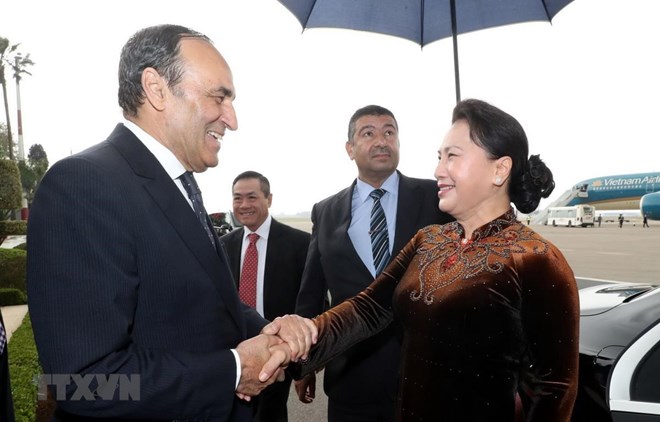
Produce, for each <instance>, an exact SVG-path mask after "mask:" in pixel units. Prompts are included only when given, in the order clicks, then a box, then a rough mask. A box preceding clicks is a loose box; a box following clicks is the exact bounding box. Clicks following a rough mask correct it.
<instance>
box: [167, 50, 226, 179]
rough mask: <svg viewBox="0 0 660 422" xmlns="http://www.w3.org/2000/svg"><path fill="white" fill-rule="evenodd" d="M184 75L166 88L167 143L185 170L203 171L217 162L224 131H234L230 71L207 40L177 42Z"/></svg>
mask: <svg viewBox="0 0 660 422" xmlns="http://www.w3.org/2000/svg"><path fill="white" fill-rule="evenodd" d="M180 55H181V57H182V59H183V66H184V72H183V77H182V79H181V80H180V81H179V83H178V84H177V85H175V86H174V87H172V89H171V90H169V88H168V90H169V95H168V96H167V102H166V104H165V109H164V110H163V112H165V113H167V115H166V116H165V117H166V119H165V125H166V126H167V129H166V131H165V133H166V135H165V136H167V138H168V139H167V144H168V145H169V146H170V149H171V150H172V151H173V152H174V155H176V157H177V158H178V159H179V161H180V162H181V163H182V164H183V165H184V167H186V169H187V170H192V171H195V172H198V173H199V172H203V171H205V170H206V169H207V168H209V167H215V166H216V165H218V152H219V151H220V141H221V140H222V137H223V136H224V134H225V130H226V129H229V130H236V129H237V128H238V122H237V120H236V112H235V111H234V106H233V101H234V95H235V94H234V92H235V91H234V83H233V79H232V74H231V70H230V69H229V66H228V65H227V62H226V61H225V60H224V58H223V57H222V56H221V55H220V53H219V52H218V50H216V49H215V47H213V45H212V44H210V43H209V42H207V41H204V40H199V39H184V40H182V41H181V42H180Z"/></svg>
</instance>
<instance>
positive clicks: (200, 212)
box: [179, 171, 215, 246]
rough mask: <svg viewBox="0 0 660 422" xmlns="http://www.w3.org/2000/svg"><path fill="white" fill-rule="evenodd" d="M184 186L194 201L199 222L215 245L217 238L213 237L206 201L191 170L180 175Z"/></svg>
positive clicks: (194, 208) (191, 200)
mask: <svg viewBox="0 0 660 422" xmlns="http://www.w3.org/2000/svg"><path fill="white" fill-rule="evenodd" d="M179 179H180V180H181V184H182V185H183V188H184V189H185V190H186V192H187V193H188V198H190V202H192V206H193V210H195V215H196V216H197V219H198V220H199V223H200V224H201V225H202V227H203V228H204V231H206V235H207V236H208V237H209V240H210V241H211V244H212V245H214V246H215V240H214V238H213V233H211V226H210V225H209V221H208V216H207V215H206V209H204V202H202V191H201V190H199V186H198V185H197V182H196V181H195V177H194V176H193V174H192V173H191V172H189V171H187V172H185V173H183V174H182V175H181V176H179Z"/></svg>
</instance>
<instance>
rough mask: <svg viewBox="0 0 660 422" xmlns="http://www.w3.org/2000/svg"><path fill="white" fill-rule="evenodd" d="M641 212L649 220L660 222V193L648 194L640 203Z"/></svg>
mask: <svg viewBox="0 0 660 422" xmlns="http://www.w3.org/2000/svg"><path fill="white" fill-rule="evenodd" d="M639 210H640V211H641V212H642V215H646V216H647V217H648V218H649V220H660V192H654V193H647V194H646V195H644V196H642V199H641V200H640V201H639Z"/></svg>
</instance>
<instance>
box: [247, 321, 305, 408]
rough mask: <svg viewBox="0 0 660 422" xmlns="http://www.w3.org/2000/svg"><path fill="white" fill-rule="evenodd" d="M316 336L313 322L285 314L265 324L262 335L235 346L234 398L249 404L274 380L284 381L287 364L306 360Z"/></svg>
mask: <svg viewBox="0 0 660 422" xmlns="http://www.w3.org/2000/svg"><path fill="white" fill-rule="evenodd" d="M317 337H318V330H317V328H316V325H315V324H314V322H313V321H312V320H310V319H307V318H302V317H300V316H298V315H285V316H282V317H277V318H275V320H274V321H273V322H271V323H270V324H268V325H266V326H265V327H264V328H263V329H262V330H261V334H259V335H257V336H255V337H252V338H250V339H247V340H245V341H243V342H241V343H240V344H239V345H238V346H237V347H236V352H237V353H238V356H239V358H240V361H241V378H240V380H239V381H238V387H237V388H236V395H237V396H238V397H239V398H240V399H242V400H246V401H250V399H251V398H252V397H254V396H256V395H258V394H259V393H260V392H261V391H262V390H263V389H264V388H266V387H268V386H269V385H271V384H272V383H274V382H275V381H282V380H284V370H285V369H286V367H287V366H288V365H289V362H297V361H298V360H299V359H306V358H307V354H308V353H309V349H310V348H311V347H312V345H313V344H315V343H316V341H317Z"/></svg>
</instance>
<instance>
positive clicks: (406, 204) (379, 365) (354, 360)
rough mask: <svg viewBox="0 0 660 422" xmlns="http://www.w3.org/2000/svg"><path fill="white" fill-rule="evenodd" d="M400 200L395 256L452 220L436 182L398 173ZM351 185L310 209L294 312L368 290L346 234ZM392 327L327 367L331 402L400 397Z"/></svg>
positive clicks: (312, 311) (314, 310) (316, 309)
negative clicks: (309, 227)
mask: <svg viewBox="0 0 660 422" xmlns="http://www.w3.org/2000/svg"><path fill="white" fill-rule="evenodd" d="M399 177H400V179H399V195H398V203H397V218H396V229H395V236H394V243H393V246H392V251H393V252H392V256H391V258H392V259H394V257H395V256H396V255H397V254H398V253H399V251H401V249H402V248H403V246H405V244H406V243H408V241H409V240H410V239H411V238H412V237H413V236H414V234H415V233H416V232H417V231H418V230H419V229H420V228H422V227H425V226H427V225H430V224H438V223H445V222H448V221H450V220H451V217H450V216H448V215H447V214H445V213H442V212H440V210H439V209H438V187H437V184H436V182H435V181H433V180H424V179H415V178H410V177H406V176H404V175H402V174H400V173H399ZM356 183H357V182H356V181H354V182H353V184H352V185H351V186H350V187H348V188H346V189H344V190H342V191H340V192H339V193H337V194H335V195H333V196H331V197H329V198H326V199H324V200H323V201H321V202H319V203H317V204H316V205H314V208H313V209H312V222H313V224H314V226H313V230H312V240H311V242H310V246H309V252H308V255H307V263H306V265H305V272H304V274H303V281H302V286H301V289H300V293H299V294H298V300H297V305H296V313H298V314H300V315H302V316H306V317H313V316H316V315H318V314H319V313H321V312H322V311H323V306H324V299H325V294H326V291H328V290H329V292H330V296H331V306H334V305H337V304H338V303H341V302H343V301H344V300H346V299H348V298H350V297H353V296H355V295H356V294H357V293H359V292H360V291H362V290H364V289H365V288H366V287H367V286H369V284H371V282H372V281H373V277H372V275H371V273H370V272H369V269H368V268H367V266H366V265H364V263H363V262H362V260H361V259H360V256H359V255H358V253H357V251H356V250H355V248H354V247H353V243H352V242H351V238H350V236H349V234H348V227H349V225H350V222H351V201H352V196H353V189H354V188H355V185H356ZM396 331H397V326H396V324H393V325H392V326H390V327H389V328H388V329H386V330H385V331H384V332H382V333H380V334H378V335H376V336H374V337H372V338H370V339H368V340H366V341H364V342H362V343H359V344H358V345H356V346H354V347H353V348H352V349H351V350H349V351H348V352H347V353H345V354H344V355H342V356H339V357H338V358H335V359H334V360H333V361H332V362H330V363H329V364H328V365H327V366H326V368H325V375H324V383H325V384H324V386H325V392H326V394H327V395H328V397H329V398H330V399H331V400H333V399H335V400H338V401H341V402H343V403H362V404H363V403H371V404H373V405H376V406H377V405H378V404H379V403H383V402H384V400H389V401H392V400H394V398H395V396H396V389H397V380H398V366H399V355H400V341H399V338H397V336H396Z"/></svg>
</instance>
